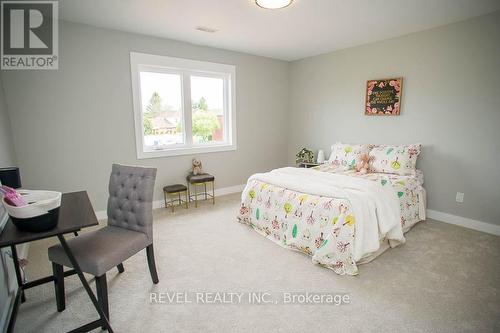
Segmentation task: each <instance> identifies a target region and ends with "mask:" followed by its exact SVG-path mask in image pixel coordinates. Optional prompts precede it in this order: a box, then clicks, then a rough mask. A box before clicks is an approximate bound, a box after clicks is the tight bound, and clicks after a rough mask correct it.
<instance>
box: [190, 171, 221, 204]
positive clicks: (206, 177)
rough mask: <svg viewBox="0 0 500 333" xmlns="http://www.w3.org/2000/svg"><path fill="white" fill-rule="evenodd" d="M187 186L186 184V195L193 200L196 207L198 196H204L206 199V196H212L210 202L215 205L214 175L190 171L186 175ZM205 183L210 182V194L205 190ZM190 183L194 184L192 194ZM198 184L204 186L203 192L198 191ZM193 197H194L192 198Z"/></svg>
mask: <svg viewBox="0 0 500 333" xmlns="http://www.w3.org/2000/svg"><path fill="white" fill-rule="evenodd" d="M186 180H187V186H188V197H189V201H194V206H195V207H198V196H200V195H201V196H204V197H205V199H204V200H207V199H208V198H212V204H213V205H215V177H214V176H212V175H211V174H208V173H204V174H201V175H193V174H192V173H190V174H189V175H188V176H187V177H186ZM207 183H211V184H212V194H210V193H208V192H207ZM191 185H193V186H194V194H191V189H190V187H191ZM198 186H204V191H203V192H198ZM193 198H194V199H193Z"/></svg>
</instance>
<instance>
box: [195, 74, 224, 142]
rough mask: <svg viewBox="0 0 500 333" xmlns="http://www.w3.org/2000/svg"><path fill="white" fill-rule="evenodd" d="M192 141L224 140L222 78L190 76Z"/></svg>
mask: <svg viewBox="0 0 500 333" xmlns="http://www.w3.org/2000/svg"><path fill="white" fill-rule="evenodd" d="M191 105H192V119H193V124H192V128H193V143H195V144H203V143H217V142H223V141H225V139H224V138H225V135H224V117H225V113H224V80H223V79H220V78H213V77H202V76H191Z"/></svg>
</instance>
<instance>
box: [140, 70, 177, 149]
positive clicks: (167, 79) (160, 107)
mask: <svg viewBox="0 0 500 333" xmlns="http://www.w3.org/2000/svg"><path fill="white" fill-rule="evenodd" d="M140 80H141V103H142V105H141V106H142V120H143V124H144V125H143V134H144V148H146V149H152V150H155V149H162V148H166V147H165V146H169V145H174V144H179V143H184V135H183V129H182V94H181V76H180V75H178V74H165V73H151V72H141V73H140Z"/></svg>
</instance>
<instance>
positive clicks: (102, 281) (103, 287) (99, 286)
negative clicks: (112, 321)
mask: <svg viewBox="0 0 500 333" xmlns="http://www.w3.org/2000/svg"><path fill="white" fill-rule="evenodd" d="M95 286H96V290H97V301H98V302H99V305H100V306H101V307H102V310H103V311H104V314H105V315H106V317H107V318H108V322H109V304H108V283H107V281H106V274H103V275H101V276H96V277H95ZM102 329H103V330H105V329H106V327H105V326H104V325H103V326H102Z"/></svg>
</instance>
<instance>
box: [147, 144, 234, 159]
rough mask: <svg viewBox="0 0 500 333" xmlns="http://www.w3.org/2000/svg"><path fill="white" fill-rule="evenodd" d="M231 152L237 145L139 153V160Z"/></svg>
mask: <svg viewBox="0 0 500 333" xmlns="http://www.w3.org/2000/svg"><path fill="white" fill-rule="evenodd" d="M231 150H236V145H235V144H224V145H214V146H206V147H189V148H172V149H165V150H153V151H137V158H138V159H140V160H142V159H147V158H158V157H169V156H179V155H193V154H205V153H216V152H221V151H231Z"/></svg>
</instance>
